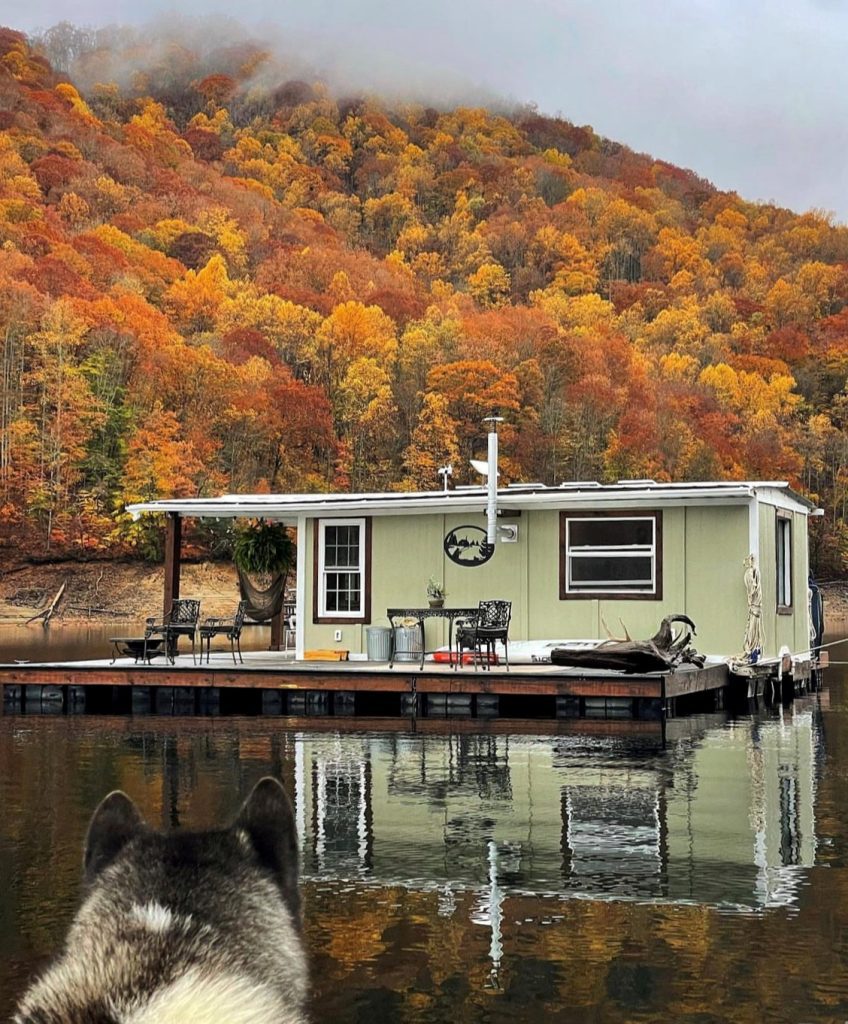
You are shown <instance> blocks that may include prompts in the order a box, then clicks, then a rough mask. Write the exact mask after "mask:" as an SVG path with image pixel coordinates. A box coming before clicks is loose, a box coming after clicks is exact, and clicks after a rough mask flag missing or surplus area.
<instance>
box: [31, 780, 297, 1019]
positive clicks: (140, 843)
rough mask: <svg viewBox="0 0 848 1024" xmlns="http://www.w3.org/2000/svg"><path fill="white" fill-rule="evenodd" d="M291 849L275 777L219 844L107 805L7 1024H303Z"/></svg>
mask: <svg viewBox="0 0 848 1024" xmlns="http://www.w3.org/2000/svg"><path fill="white" fill-rule="evenodd" d="M297 850H298V847H297V835H296V830H295V824H294V817H293V815H292V810H291V805H290V803H289V801H288V798H287V797H286V794H285V792H284V790H283V788H282V786H281V785H280V784H279V783H278V782H277V781H276V780H275V779H271V778H266V779H263V780H262V781H261V782H259V783H258V784H257V786H256V788H255V789H254V790H253V792H252V793H251V795H250V796H249V797H248V799H247V801H246V802H245V804H244V806H243V807H242V809H241V811H240V812H239V815H238V817H237V818H236V820H235V822H234V823H233V825H232V826H231V827H230V828H229V829H226V830H223V831H220V832H193V833H192V832H183V833H180V832H177V833H174V834H171V835H163V834H161V833H159V832H155V831H154V830H153V829H151V828H149V827H148V826H147V825H146V824H145V823H144V821H143V819H142V817H141V815H140V814H139V812H138V810H137V808H136V807H135V805H134V804H133V802H132V801H131V800H130V799H129V797H127V796H126V795H125V794H124V793H121V792H114V793H110V794H109V796H107V797H106V798H105V800H103V802H102V803H101V804H100V806H99V807H98V808H97V810H96V811H95V812H94V816H93V817H92V819H91V823H90V825H89V828H88V835H87V837H86V842H85V857H84V872H85V883H86V889H87V894H86V897H85V899H84V901H83V903H82V906H81V907H80V909H79V911H78V913H77V915H76V917H75V919H74V922H73V924H72V926H71V929H70V932H69V933H68V937H67V941H66V944H65V948H64V951H63V952H62V953H61V955H60V956H59V958H58V959H57V961H56V962H55V963H54V964H53V966H52V967H50V968H49V969H48V970H47V972H46V974H45V975H44V976H43V977H42V978H41V980H40V981H38V982H36V984H35V985H34V986H33V987H32V988H31V989H30V991H29V992H28V993H27V994H26V995H25V996H24V998H23V1000H22V1002H21V1003H20V1006H19V1008H18V1011H17V1015H16V1016H15V1018H14V1020H15V1022H16V1024H60V1022H61V1024H177V1022H185V1024H195V1022H198V1024H200V1022H203V1024H207V1022H209V1024H211V1022H213V1021H214V1022H218V1021H220V1022H221V1024H225V1022H226V1024H266V1022H267V1024H303V1022H304V1021H305V1016H304V1004H305V1002H306V994H307V964H306V957H305V954H304V951H303V945H302V942H301V938H300V896H299V892H298V881H297V872H298V863H297V861H298V854H297Z"/></svg>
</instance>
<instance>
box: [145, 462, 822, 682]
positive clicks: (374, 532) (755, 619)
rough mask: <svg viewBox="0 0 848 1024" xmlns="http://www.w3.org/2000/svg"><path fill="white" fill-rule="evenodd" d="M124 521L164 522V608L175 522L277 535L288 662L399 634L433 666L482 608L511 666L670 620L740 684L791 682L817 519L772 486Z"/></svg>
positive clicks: (534, 492)
mask: <svg viewBox="0 0 848 1024" xmlns="http://www.w3.org/2000/svg"><path fill="white" fill-rule="evenodd" d="M128 511H129V512H130V513H131V514H132V515H134V516H140V515H149V514H154V513H160V514H164V515H165V516H166V521H167V538H168V540H167V550H166V578H165V605H166V607H167V605H168V604H169V603H170V601H171V600H172V599H173V598H174V597H175V596H177V595H178V594H179V548H180V536H181V520H182V519H183V518H185V517H198V518H210V517H211V518H216V519H222V518H249V519H258V518H261V519H263V520H266V521H275V522H279V523H282V524H285V525H286V526H287V527H290V528H291V529H292V531H293V532H294V534H295V536H296V540H297V583H296V611H295V615H294V620H293V621H294V636H295V658H296V660H298V661H300V660H303V659H307V658H308V657H309V656H310V652H318V651H321V652H328V656H332V652H334V651H335V652H340V656H344V657H346V658H349V659H351V660H366V659H368V658H369V640H370V641H373V640H374V637H375V629H378V628H380V627H382V628H383V629H385V630H389V629H390V628H391V629H392V630H393V634H392V635H393V639H395V640H396V638H397V632H396V627H398V626H400V627H401V628H403V623H406V624H407V625H410V624H411V622H412V621H417V622H418V623H419V625H420V627H421V628H422V629H423V631H424V636H423V637H420V638H419V643H420V646H421V649H422V659H423V658H424V657H426V658H427V659H430V658H432V657H436V658H437V659H438V658H439V656H440V649H441V654H442V655H443V654H444V650H445V649H446V648H447V647H448V646H449V645H450V642H451V639H452V637H451V626H452V617H451V616H452V611H451V610H452V609H453V610H457V609H459V610H463V609H475V608H476V607H477V606H478V603H479V602H480V601H483V600H502V601H507V602H509V603H510V605H511V621H510V623H509V657H510V660H511V662H512V663H513V664H519V663H521V661H522V660H525V661H527V660H545V658H546V655H545V652H546V651H548V650H549V649H550V648H551V647H555V646H556V645H557V644H565V643H575V642H577V643H581V642H582V643H588V642H591V641H603V640H605V639H608V638H609V636H610V635H611V634H618V635H622V636H623V635H627V636H629V637H631V638H648V637H651V636H653V634H654V633H655V632H656V630H657V626H658V624H659V623H660V622H661V620H663V619H664V618H665V617H666V616H669V615H685V616H687V617H688V618H689V619H691V620H692V622H694V623H695V624H696V627H697V640H696V643H697V649H698V651H700V652H702V653H704V654H706V655H708V656H712V657H714V658H721V659H724V660H725V661H730V660H731V659H735V664H736V666H737V667H740V668H742V669H743V670H744V666H745V665H756V664H760V665H767V664H771V665H774V664H778V663H780V662H781V661H782V662H783V669H784V671H791V666H789V665H788V663H787V659H790V660H791V662H792V665H794V666H795V668H796V669H797V668H798V666H799V665H800V664H801V663H806V664H809V661H810V655H811V648H814V646H815V641H816V636H815V630H814V626H813V621H812V613H811V606H810V598H809V595H810V590H809V572H810V565H809V543H808V520H809V517H810V516H812V515H816V514H817V512H818V510H817V509H816V508H815V506H814V505H813V504H812V503H811V502H809V501H808V500H807V499H806V498H804V497H803V496H801V495H800V494H798V493H796V492H795V491H793V490H792V489H791V488H790V486H789V485H788V484H787V483H786V482H781V481H710V482H686V483H665V482H655V481H653V480H620V481H618V482H617V483H610V484H601V483H596V482H569V483H563V484H561V485H559V486H548V485H542V484H528V483H522V484H511V485H509V486H506V487H493V486H489V487H485V486H483V487H473V486H471V487H458V488H456V489H453V490H447V489H445V490H441V491H432V492H419V493H408V492H386V493H374V494H342V493H335V494H276V495H275V494H229V495H224V496H221V497H217V498H198V499H169V500H159V501H149V502H144V503H139V504H135V505H130V506H128ZM431 579H437V580H438V581H439V582H441V583H442V584H443V587H444V590H445V592H446V595H447V599H446V602H445V609H446V610H443V611H441V612H440V611H438V610H436V611H434V612H433V613H432V614H429V613H428V614H427V615H426V617H425V615H423V614H422V610H423V609H426V608H427V607H428V595H427V587H428V581H429V580H431ZM404 613H408V615H404ZM818 639H819V640H820V637H819V638H818ZM417 650H418V649H417V648H413V651H414V653H417ZM341 652H343V654H342V653H341ZM432 652H435V654H434V653H432ZM370 653H371V656H372V657H373V656H374V646H373V643H372V646H371V648H370ZM805 659H806V661H805ZM547 660H548V661H549V660H550V657H549V656H548V657H547Z"/></svg>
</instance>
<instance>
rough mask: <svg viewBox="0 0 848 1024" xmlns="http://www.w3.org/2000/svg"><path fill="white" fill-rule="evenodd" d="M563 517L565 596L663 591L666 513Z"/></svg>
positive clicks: (648, 595) (644, 594)
mask: <svg viewBox="0 0 848 1024" xmlns="http://www.w3.org/2000/svg"><path fill="white" fill-rule="evenodd" d="M563 515H564V548H565V550H564V557H563V564H564V588H563V589H564V591H565V593H564V595H563V596H566V597H568V596H570V595H579V594H609V595H621V596H628V595H633V596H647V597H654V596H657V595H658V592H659V583H660V581H659V568H658V565H659V559H658V552H659V550H660V543H659V538H660V528H659V523H660V513H658V512H651V513H646V514H644V515H624V516H617V515H612V516H606V515H599V516H591V515H584V516H581V515H570V514H566V513H563Z"/></svg>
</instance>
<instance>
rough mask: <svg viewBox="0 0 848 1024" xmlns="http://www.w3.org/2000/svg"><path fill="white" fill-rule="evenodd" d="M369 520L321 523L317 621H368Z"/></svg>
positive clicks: (319, 522)
mask: <svg viewBox="0 0 848 1024" xmlns="http://www.w3.org/2000/svg"><path fill="white" fill-rule="evenodd" d="M367 523H368V520H366V519H321V520H319V521H318V525H317V532H316V541H317V543H316V547H317V552H316V554H317V559H316V562H317V564H316V574H315V575H316V579H315V588H316V599H317V600H316V605H317V607H316V619H317V620H318V621H321V620H324V621H331V622H332V621H336V620H344V621H365V617H366V613H367V608H366V605H367V571H368V565H367V556H368V551H367V548H368V544H367Z"/></svg>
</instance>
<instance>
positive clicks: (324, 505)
mask: <svg viewBox="0 0 848 1024" xmlns="http://www.w3.org/2000/svg"><path fill="white" fill-rule="evenodd" d="M751 499H757V500H758V501H762V502H765V503H767V504H774V505H778V506H779V507H785V508H790V509H793V510H794V511H798V512H802V513H807V514H809V512H810V511H812V510H813V508H814V507H815V506H814V505H813V504H812V503H811V502H809V501H807V499H806V498H804V497H802V496H801V495H799V494H796V493H795V492H794V491H792V490H791V488H790V487H789V485H788V484H787V483H786V482H785V481H753V482H746V481H711V482H706V483H670V484H665V483H656V484H655V483H649V484H647V485H646V483H645V481H633V482H629V481H627V482H622V483H619V484H600V485H599V484H577V485H569V484H565V485H563V486H561V487H538V488H533V489H531V488H529V487H522V486H520V485H519V486H516V487H514V488H512V487H504V488H500V489H499V490H498V508H499V509H502V510H509V511H520V510H522V509H527V510H528V511H529V510H531V509H565V510H568V509H588V508H602V509H603V508H640V507H645V508H653V507H657V506H661V507H664V508H667V507H672V506H679V505H739V504H744V503H746V502H748V501H750V500H751ZM485 508H486V489H485V488H484V487H479V488H477V487H471V488H460V489H458V490H455V491H448V492H445V491H419V492H405V491H399V492H383V493H375V494H338V493H336V494H225V495H222V496H221V497H218V498H170V499H163V500H160V501H145V502H139V503H137V504H133V505H127V512H129V513H130V514H131V515H132V516H133V517H135V518H138V516H139V515H141V514H142V513H148V512H149V513H155V512H160V513H161V512H175V513H177V514H179V515H182V516H192V517H197V518H202V519H207V518H220V519H227V518H234V517H244V518H250V519H254V518H260V517H262V518H265V519H275V520H280V521H282V522H287V523H290V524H291V525H294V524H295V523H296V521H297V518H298V516H307V517H310V516H311V517H317V516H320V517H325V516H326V517H332V516H351V515H371V516H378V515H425V514H427V513H433V512H436V513H463V514H468V513H471V514H473V513H476V512H483V511H485Z"/></svg>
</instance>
